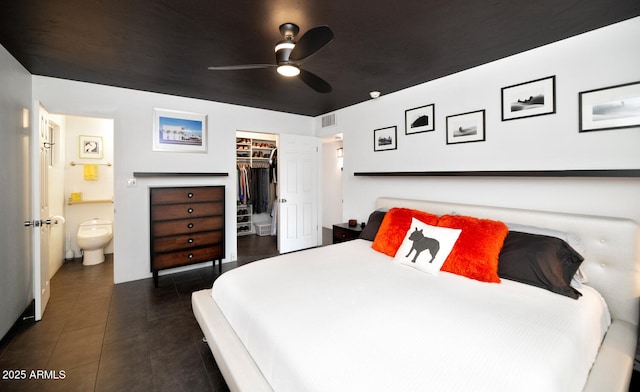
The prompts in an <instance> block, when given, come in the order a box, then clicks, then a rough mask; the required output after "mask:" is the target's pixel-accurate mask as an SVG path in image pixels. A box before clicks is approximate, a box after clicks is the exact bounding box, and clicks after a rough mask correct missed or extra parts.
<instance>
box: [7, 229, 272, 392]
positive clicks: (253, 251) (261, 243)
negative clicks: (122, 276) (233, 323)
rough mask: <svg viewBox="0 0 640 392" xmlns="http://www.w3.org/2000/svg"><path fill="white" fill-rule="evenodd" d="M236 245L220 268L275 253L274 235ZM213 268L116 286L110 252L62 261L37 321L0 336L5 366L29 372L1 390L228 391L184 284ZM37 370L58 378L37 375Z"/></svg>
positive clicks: (204, 279)
mask: <svg viewBox="0 0 640 392" xmlns="http://www.w3.org/2000/svg"><path fill="white" fill-rule="evenodd" d="M238 248H239V257H238V262H237V263H235V262H234V263H225V264H223V273H224V271H227V270H229V269H231V268H235V267H236V266H237V265H241V264H245V263H247V262H251V261H254V260H257V259H259V258H264V257H269V256H272V255H275V254H277V247H276V237H258V236H255V235H254V236H247V237H241V238H239V240H238ZM217 271H218V269H217V267H216V268H215V269H213V268H211V267H207V268H199V269H194V270H191V271H187V272H181V273H175V274H171V275H164V276H160V283H159V287H158V288H154V286H153V280H152V279H144V280H139V281H135V282H128V283H122V284H118V285H114V284H113V259H112V257H111V255H108V257H107V260H106V261H105V263H103V264H99V265H96V266H83V265H82V263H81V262H80V261H79V260H78V261H73V262H70V263H65V264H64V265H63V266H62V267H61V268H60V270H58V272H57V273H56V275H55V276H54V277H53V278H52V279H51V299H50V300H49V304H48V306H47V308H46V311H45V314H44V317H43V318H42V320H41V321H39V322H36V323H34V322H24V323H22V324H20V325H17V326H16V328H15V329H14V330H12V331H11V332H9V333H8V334H7V336H5V338H4V339H3V340H2V342H0V371H2V372H3V375H4V374H5V373H6V374H7V375H8V373H7V372H8V371H11V370H13V371H18V372H20V371H22V370H24V371H26V377H27V380H3V379H0V391H21V392H22V391H82V392H86V391H118V392H119V391H145V392H146V391H228V388H227V386H226V384H225V382H224V379H223V378H222V375H221V374H220V371H219V369H218V367H217V365H216V363H215V361H214V359H213V356H212V354H211V352H210V351H209V347H208V346H207V345H206V344H204V343H203V342H202V333H201V331H200V327H199V326H198V323H197V322H196V320H195V318H194V317H193V313H192V310H191V293H192V292H193V291H196V290H200V289H203V288H208V287H211V285H212V283H213V281H214V280H215V278H216V277H217V276H218V274H217ZM32 370H34V371H36V372H35V373H33V374H34V375H35V376H36V378H34V379H29V378H30V377H31V376H32ZM38 370H46V371H48V372H47V376H48V377H49V378H51V377H57V378H58V379H47V380H42V379H38V378H42V377H43V376H42V374H40V377H38V373H37V371H38ZM63 372H64V377H63V375H62V374H63ZM14 374H15V373H14ZM18 376H19V373H18Z"/></svg>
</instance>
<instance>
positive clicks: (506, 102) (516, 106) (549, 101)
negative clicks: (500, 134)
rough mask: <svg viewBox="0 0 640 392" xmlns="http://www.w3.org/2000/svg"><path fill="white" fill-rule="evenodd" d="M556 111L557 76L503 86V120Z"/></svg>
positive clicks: (542, 114)
mask: <svg viewBox="0 0 640 392" xmlns="http://www.w3.org/2000/svg"><path fill="white" fill-rule="evenodd" d="M555 112H556V77H555V76H549V77H546V78H542V79H537V80H532V81H530V82H525V83H520V84H515V85H513V86H508V87H503V88H502V121H507V120H516V119H519V118H524V117H534V116H544V115H546V114H553V113H555Z"/></svg>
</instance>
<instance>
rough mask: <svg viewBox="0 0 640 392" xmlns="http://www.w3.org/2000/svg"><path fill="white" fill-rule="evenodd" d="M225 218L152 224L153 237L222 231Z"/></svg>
mask: <svg viewBox="0 0 640 392" xmlns="http://www.w3.org/2000/svg"><path fill="white" fill-rule="evenodd" d="M223 228H224V217H222V216H213V217H206V218H193V219H178V220H171V221H160V222H152V223H151V237H152V238H157V237H163V236H168V235H177V234H189V233H198V232H202V231H213V230H222V229H223Z"/></svg>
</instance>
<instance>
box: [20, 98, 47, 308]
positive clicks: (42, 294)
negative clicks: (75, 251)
mask: <svg viewBox="0 0 640 392" xmlns="http://www.w3.org/2000/svg"><path fill="white" fill-rule="evenodd" d="M33 107H34V121H33V122H32V124H33V127H32V139H31V140H32V143H33V144H32V149H31V152H32V157H33V161H32V162H33V164H32V166H31V192H32V193H31V195H32V199H31V200H32V214H33V220H31V221H27V222H25V225H26V224H30V225H31V226H32V227H33V229H34V230H33V234H34V235H33V296H34V298H35V319H36V321H38V320H40V319H42V315H43V314H44V309H45V308H46V306H47V303H48V302H49V297H50V296H51V286H50V285H49V227H50V223H51V221H50V218H49V178H48V172H49V170H48V168H49V162H50V157H49V154H50V151H51V144H50V141H49V120H48V115H49V113H47V111H46V110H45V109H44V108H43V107H42V106H41V105H40V103H39V102H38V101H36V102H34V105H33Z"/></svg>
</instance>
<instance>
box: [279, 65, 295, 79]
mask: <svg viewBox="0 0 640 392" xmlns="http://www.w3.org/2000/svg"><path fill="white" fill-rule="evenodd" d="M277 70H278V73H279V74H280V75H282V76H287V77H292V76H298V75H299V74H300V68H298V67H296V66H294V65H289V64H285V65H280V66H278V69H277Z"/></svg>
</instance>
